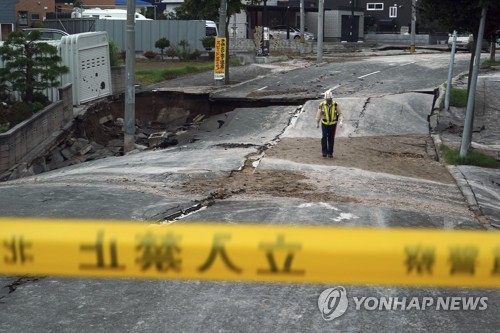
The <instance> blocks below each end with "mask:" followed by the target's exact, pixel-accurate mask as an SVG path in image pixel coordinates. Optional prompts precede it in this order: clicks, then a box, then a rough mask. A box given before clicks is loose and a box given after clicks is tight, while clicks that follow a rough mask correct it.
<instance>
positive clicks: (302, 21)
mask: <svg viewBox="0 0 500 333" xmlns="http://www.w3.org/2000/svg"><path fill="white" fill-rule="evenodd" d="M304 17H305V15H304V0H300V54H304V42H305V39H304V30H305V27H304Z"/></svg>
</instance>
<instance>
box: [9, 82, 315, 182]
mask: <svg viewBox="0 0 500 333" xmlns="http://www.w3.org/2000/svg"><path fill="white" fill-rule="evenodd" d="M306 101H307V99H299V98H297V99H288V100H282V99H271V98H270V99H266V98H233V99H228V98H219V99H213V98H211V96H210V94H209V93H186V92H179V91H158V90H157V91H148V92H139V93H137V94H136V96H135V126H136V131H135V144H136V145H135V147H136V148H137V149H138V150H148V149H157V148H167V147H169V146H175V145H177V144H185V143H187V142H182V140H186V137H189V136H182V139H180V137H181V136H177V133H181V132H186V131H189V130H190V129H193V130H196V129H198V128H199V126H200V125H201V123H202V122H203V121H204V120H205V119H207V118H208V117H210V116H214V115H217V114H221V113H225V112H230V111H233V110H235V109H236V108H250V109H251V108H262V107H268V106H272V105H302V104H304V103H305V102H306ZM124 113H125V98H124V96H123V95H121V96H118V97H115V98H114V99H105V100H100V101H95V102H93V103H89V104H87V105H85V106H84V107H83V110H82V111H81V112H80V113H79V115H78V116H76V117H75V121H74V123H73V125H72V126H70V128H69V129H67V130H65V131H64V132H63V133H62V134H60V135H59V136H58V137H57V139H56V140H54V142H51V143H50V144H49V145H47V146H45V147H43V149H40V150H41V151H42V152H41V153H40V154H39V155H38V156H36V157H34V158H33V159H32V160H31V163H29V165H28V168H29V169H31V170H33V171H32V173H34V174H38V173H42V172H46V171H50V170H54V169H60V168H63V167H67V166H70V165H74V164H79V163H83V162H88V161H92V160H97V159H101V158H105V157H108V156H122V155H123V154H124V149H123V146H124V131H123V129H124V118H125V115H124ZM188 142H192V141H188ZM9 177H10V176H9ZM13 177H14V176H13ZM19 177H23V175H22V174H21V173H19V174H18V173H16V175H15V178H19Z"/></svg>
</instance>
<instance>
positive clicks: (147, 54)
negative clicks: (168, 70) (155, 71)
mask: <svg viewBox="0 0 500 333" xmlns="http://www.w3.org/2000/svg"><path fill="white" fill-rule="evenodd" d="M143 55H144V56H145V57H146V58H148V59H149V60H153V59H154V58H156V56H157V54H156V52H154V51H151V50H149V51H146V52H144V53H143Z"/></svg>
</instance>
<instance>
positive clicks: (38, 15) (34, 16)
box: [31, 13, 40, 20]
mask: <svg viewBox="0 0 500 333" xmlns="http://www.w3.org/2000/svg"><path fill="white" fill-rule="evenodd" d="M31 19H32V20H39V19H40V14H38V13H36V14H31Z"/></svg>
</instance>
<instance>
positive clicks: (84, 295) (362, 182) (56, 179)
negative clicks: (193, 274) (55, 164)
mask: <svg viewBox="0 0 500 333" xmlns="http://www.w3.org/2000/svg"><path fill="white" fill-rule="evenodd" d="M439 56H440V55H435V58H433V60H434V61H433V62H429V57H431V56H429V55H426V56H425V57H426V58H425V59H423V60H422V61H421V62H420V58H419V57H418V56H407V57H406V58H404V57H381V58H383V59H379V58H377V59H375V60H363V61H361V62H349V63H348V64H341V65H340V64H323V65H322V66H319V67H315V66H310V67H308V68H302V69H300V68H299V69H295V70H292V71H290V72H288V73H281V74H279V75H274V76H270V77H266V78H264V79H262V80H265V82H260V81H259V80H255V81H253V82H252V83H249V84H248V85H240V86H238V87H237V88H235V89H234V91H233V92H234V94H236V95H237V98H242V97H245V96H246V95H245V94H251V93H252V92H253V91H255V90H256V89H259V88H260V87H262V86H269V85H270V84H274V85H275V86H276V87H278V85H279V87H281V88H280V89H284V88H285V87H284V86H285V85H286V84H288V83H287V82H292V83H290V85H292V86H300V84H299V83H297V82H296V81H293V80H291V78H296V77H297V78H299V77H301V76H302V77H303V78H304V79H308V80H311V81H312V80H314V78H316V83H317V85H315V86H313V87H312V85H311V84H309V83H307V82H306V81H304V79H303V80H302V83H301V85H302V88H303V86H308V87H312V88H311V89H312V90H314V91H309V92H308V93H309V94H310V95H311V96H312V95H314V94H319V93H320V90H321V89H324V90H326V89H329V88H331V87H334V86H335V85H337V84H336V83H335V79H334V77H335V76H337V77H341V78H343V79H342V80H343V83H345V84H344V87H345V88H338V89H340V90H339V94H338V95H337V96H336V97H335V98H336V100H337V102H338V103H339V105H340V106H341V108H342V111H343V113H344V116H345V120H344V127H343V128H342V129H339V131H338V133H337V139H336V146H335V152H334V158H333V159H324V158H322V156H321V151H320V141H319V140H320V136H321V133H320V131H319V130H318V129H316V127H315V121H314V116H315V113H316V109H317V107H318V104H319V103H320V99H311V100H310V101H308V102H307V103H305V104H304V105H303V106H301V107H296V106H286V105H285V106H270V107H262V108H238V109H235V110H234V111H231V112H227V113H221V114H219V115H216V116H212V117H210V118H207V119H205V120H204V121H203V122H202V123H201V125H200V126H199V128H198V129H193V130H190V131H187V132H185V133H183V134H182V135H183V136H185V137H184V138H180V140H179V141H180V142H191V143H186V144H179V145H177V146H174V147H168V148H166V149H161V150H155V151H144V152H141V153H137V154H129V155H127V156H123V157H109V158H105V159H102V160H96V161H92V162H88V163H84V164H81V165H77V166H71V167H68V168H64V169H60V170H54V171H51V172H47V173H44V174H40V175H37V176H34V177H29V178H23V179H18V180H15V181H10V182H5V183H1V184H0V189H1V191H0V195H1V202H2V205H1V207H0V215H2V216H38V217H54V218H57V217H61V218H96V219H126V220H136V221H137V223H148V224H150V223H162V224H172V223H194V222H196V223H208V222H214V221H215V222H220V223H232V224H239V223H258V224H274V225H280V224H292V225H317V226H352V227H356V226H364V227H382V228H386V227H402V228H407V227H413V228H436V229H457V230H458V229H474V230H481V229H484V227H483V226H482V225H481V224H480V223H479V222H478V220H477V219H476V217H475V216H474V214H473V213H472V212H471V211H470V210H469V209H468V207H467V205H466V203H465V201H464V199H463V196H462V194H461V193H460V191H459V189H458V187H457V186H456V184H455V182H454V180H453V178H452V177H451V176H450V174H449V172H447V170H446V168H445V167H444V166H443V165H441V164H440V163H439V162H437V161H436V160H435V156H434V150H435V147H434V146H433V143H432V140H430V136H429V126H428V123H427V116H428V115H429V114H430V112H431V110H432V107H433V96H432V95H428V94H421V93H415V92H410V91H414V90H426V91H428V90H429V89H431V88H432V87H435V86H437V85H438V84H440V83H441V81H442V80H441V79H439V78H434V79H432V78H428V79H426V80H422V82H421V85H420V86H419V84H418V82H419V81H418V77H417V73H422V72H424V73H425V72H428V73H430V72H431V69H432V70H434V72H435V73H437V74H436V76H438V74H442V73H445V72H446V70H445V67H447V65H446V61H444V60H443V58H440V57H439ZM442 57H444V55H443V56H442ZM459 58H460V57H459ZM457 61H458V63H460V59H458V60H457ZM403 63H404V64H407V65H405V66H404V67H405V70H406V71H411V70H413V71H414V72H412V73H413V74H414V78H415V79H416V81H415V82H413V81H412V82H411V87H410V88H411V89H409V88H407V87H405V84H406V83H407V82H409V81H408V80H407V77H408V76H410V75H409V74H408V73H401V72H400V71H397V70H394V68H393V67H397V66H400V65H401V64H403ZM462 65H463V66H464V68H465V66H466V65H465V61H464V63H463V64H462ZM384 68H385V69H386V71H389V73H387V76H386V78H390V80H391V84H387V85H384V83H381V82H382V81H383V79H382V77H378V78H375V77H376V76H377V75H376V74H374V75H371V76H367V77H364V78H363V79H364V81H363V82H364V88H363V89H364V90H362V91H356V93H351V92H350V90H349V89H351V88H352V89H359V85H356V84H359V83H360V81H359V80H361V79H358V77H360V76H363V75H365V74H368V73H371V72H375V71H379V70H381V69H382V71H381V72H382V73H383V72H384ZM325 73H333V74H332V75H325ZM348 77H350V79H348ZM349 80H350V81H349ZM370 80H374V81H370ZM388 80H389V79H388ZM398 80H399V82H400V83H399V84H398V85H397V86H398V87H397V89H396V88H394V87H395V86H396V84H395V83H394V82H395V81H398ZM432 80H434V81H432ZM273 82H274V83H273ZM348 83H349V84H350V87H351V88H349V89H347V84H348ZM355 83H356V84H355ZM380 85H384V87H386V88H382V87H380ZM259 86H260V87H259ZM341 87H342V86H341ZM369 87H373V89H372V90H370V89H369ZM252 89H254V90H252ZM383 89H385V90H384V91H383ZM262 90H265V89H262ZM316 90H317V91H316ZM324 90H323V91H324ZM231 91H232V90H231V89H228V90H226V92H225V93H220V94H221V95H222V94H226V95H225V97H230V94H231ZM294 91H295V92H296V93H299V92H298V91H299V90H294ZM342 91H343V93H342ZM403 91H405V92H403ZM280 96H281V98H286V95H283V94H281V95H280ZM268 97H269V95H267V96H266V98H268ZM235 98H236V97H235ZM253 98H255V94H254V97H253ZM221 122H222V123H221ZM331 241H332V242H335V239H332V240H331ZM373 241H374V242H376V241H377V240H373ZM339 269H340V270H341V269H342V267H339ZM15 281H18V280H17V278H14V277H13V278H10V277H5V278H2V279H0V282H1V283H3V285H2V287H5V288H9V286H12V285H13V283H14V282H15ZM23 282H24V283H22V284H18V285H16V288H15V290H14V291H13V292H9V293H7V292H3V293H2V294H0V295H2V298H0V307H1V309H2V311H0V331H5V332H10V331H22V332H38V331H64V332H80V331H83V330H86V331H92V332H124V331H126V332H166V331H169V332H170V331H172V332H174V331H179V332H194V331H203V332H269V331H277V332H292V331H295V332H320V331H321V332H323V331H349V330H352V331H365V330H367V328H369V327H370V328H371V327H379V328H380V330H387V331H403V330H404V331H422V330H432V331H445V330H446V331H457V332H469V331H474V330H477V325H478V323H481V326H482V327H483V328H484V327H488V329H490V330H491V331H498V330H500V323H498V320H497V314H498V312H499V310H500V309H499V304H500V293H499V292H498V291H496V290H481V291H478V290H468V289H442V288H441V289H438V288H402V287H378V286H347V285H344V287H345V288H346V290H347V292H348V295H349V297H370V296H374V297H378V296H380V295H382V296H387V297H389V296H393V297H396V296H397V297H422V296H426V297H447V296H457V295H458V296H464V297H465V296H477V295H481V296H487V297H488V308H487V310H485V311H476V312H474V313H472V312H470V311H469V312H467V311H439V312H438V311H432V310H429V311H355V309H354V304H353V305H349V308H348V310H347V312H346V313H345V314H344V315H343V316H342V317H340V318H337V319H336V320H335V321H325V320H323V319H322V316H321V313H320V311H318V297H319V295H320V294H321V293H322V291H323V290H325V289H327V288H330V287H335V286H331V285H297V284H279V283H273V284H269V283H232V282H231V283H229V282H201V281H150V280H109V279H101V280H97V279H77V278H72V279H70V278H65V279H63V278H54V277H39V278H38V279H33V280H30V281H23ZM470 316H474V320H470ZM26 318H29V320H27V319H26ZM256 319H258V320H256Z"/></svg>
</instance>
